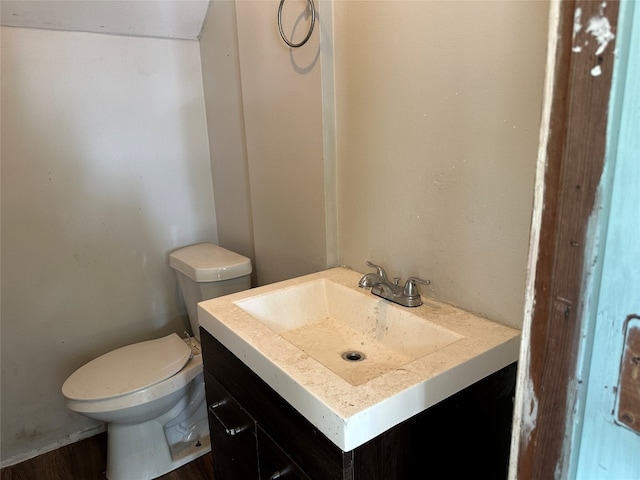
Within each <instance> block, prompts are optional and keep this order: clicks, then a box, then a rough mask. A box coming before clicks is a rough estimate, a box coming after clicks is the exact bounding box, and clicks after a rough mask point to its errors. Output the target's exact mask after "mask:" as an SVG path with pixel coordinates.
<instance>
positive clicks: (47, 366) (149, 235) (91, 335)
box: [1, 27, 217, 464]
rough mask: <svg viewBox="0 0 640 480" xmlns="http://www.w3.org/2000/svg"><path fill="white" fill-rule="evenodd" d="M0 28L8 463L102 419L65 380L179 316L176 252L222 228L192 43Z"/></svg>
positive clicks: (181, 319) (178, 324)
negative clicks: (71, 403)
mask: <svg viewBox="0 0 640 480" xmlns="http://www.w3.org/2000/svg"><path fill="white" fill-rule="evenodd" d="M1 34H2V105H1V107H2V132H1V133H2V202H1V206H2V244H1V245H2V259H1V261H2V312H1V315H2V316H1V321H2V448H1V452H2V461H3V463H5V464H6V463H13V462H14V461H15V460H16V459H18V460H19V459H21V458H24V457H25V456H31V455H32V454H33V453H35V452H37V451H38V450H40V449H43V448H45V449H48V448H52V447H55V446H57V445H60V444H64V443H68V442H69V441H70V440H73V439H75V438H77V437H78V436H82V435H85V434H88V433H91V431H92V429H94V428H101V427H100V426H99V424H96V423H93V422H92V421H90V420H87V419H85V418H84V417H82V416H80V415H77V414H74V413H72V412H70V411H69V410H67V409H66V408H65V406H64V403H63V399H62V395H61V393H60V387H61V385H62V383H63V382H64V380H65V379H66V377H67V376H68V375H69V374H71V373H72V372H73V371H74V370H75V369H76V368H78V367H79V366H81V365H82V364H84V363H86V362H87V361H88V360H90V359H91V358H93V357H95V356H97V355H100V354H102V353H105V352H107V351H109V350H111V349H113V348H115V347H118V346H122V345H125V344H129V343H132V342H134V341H139V340H143V339H148V338H152V337H156V336H160V335H164V334H167V333H170V332H173V331H176V332H181V331H183V330H184V329H185V327H186V325H187V324H186V322H185V316H184V310H183V307H182V306H181V304H180V301H179V299H178V297H177V290H176V288H177V287H176V282H175V279H174V276H173V274H172V271H171V270H170V269H169V267H168V265H167V255H168V253H169V252H170V251H171V250H172V249H175V248H177V247H180V246H183V245H186V244H190V243H194V242H198V241H216V240H217V236H216V222H215V213H214V202H213V194H212V188H211V169H210V164H209V158H208V157H209V152H208V142H207V132H206V122H205V112H204V101H203V89H202V76H201V68H200V57H199V45H198V43H197V42H193V41H175V40H158V39H142V38H134V37H118V36H107V35H100V34H91V33H70V32H54V31H45V30H31V29H20V28H7V27H3V28H2V33H1Z"/></svg>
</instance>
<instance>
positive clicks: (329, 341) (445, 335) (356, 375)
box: [234, 278, 462, 385]
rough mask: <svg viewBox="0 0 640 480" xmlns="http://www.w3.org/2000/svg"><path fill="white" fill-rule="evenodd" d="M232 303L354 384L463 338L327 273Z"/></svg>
mask: <svg viewBox="0 0 640 480" xmlns="http://www.w3.org/2000/svg"><path fill="white" fill-rule="evenodd" d="M234 303H235V304H236V305H237V306H238V307H240V308H241V309H242V310H244V311H245V312H247V313H248V314H249V315H251V316H252V317H253V318H255V319H257V320H258V321H260V322H261V323H263V324H264V325H266V326H268V327H269V328H270V329H272V330H273V331H274V332H276V333H278V334H280V335H281V336H282V337H283V338H285V339H286V340H288V341H289V342H291V343H292V344H294V345H295V346H296V347H298V348H299V349H301V350H302V351H304V352H305V353H307V354H309V355H310V356H312V357H313V358H315V359H316V360H317V361H318V362H320V363H322V364H323V365H324V366H325V367H327V368H329V369H330V370H332V371H333V372H335V373H336V374H337V375H339V376H340V377H342V378H343V379H345V380H346V381H347V382H349V383H351V384H352V385H360V384H362V383H364V382H367V381H369V380H371V379H372V378H374V377H377V376H378V375H380V374H382V373H384V372H387V371H389V370H392V369H395V368H398V367H401V366H402V365H405V364H407V363H409V362H411V361H413V360H415V359H417V358H420V357H423V356H425V355H428V354H430V353H432V352H435V351H436V350H438V349H440V348H442V347H445V346H447V345H449V344H451V343H453V342H455V341H457V340H460V339H461V338H462V335H459V334H457V333H455V332H452V331H450V330H447V329H445V328H442V327H439V326H438V325H436V324H434V323H432V322H429V321H428V320H425V319H424V318H421V317H419V316H417V315H415V314H413V313H411V309H408V308H404V309H403V308H400V307H397V306H395V305H392V304H390V303H388V302H384V301H381V300H380V299H379V298H376V297H373V296H372V295H370V294H367V292H365V291H362V292H360V291H354V290H353V289H350V288H348V287H346V286H343V285H340V284H339V283H336V282H333V281H331V280H328V279H326V278H322V279H318V280H313V281H309V282H305V283H302V284H300V285H294V286H291V287H288V288H284V289H281V290H278V291H276V292H272V293H266V294H264V295H258V296H255V297H251V298H248V299H246V300H240V301H236V302H234Z"/></svg>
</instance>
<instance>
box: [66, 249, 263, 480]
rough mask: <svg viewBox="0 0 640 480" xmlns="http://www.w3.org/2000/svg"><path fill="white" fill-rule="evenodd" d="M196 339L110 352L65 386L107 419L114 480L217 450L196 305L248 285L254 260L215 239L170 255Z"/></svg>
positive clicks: (75, 404)
mask: <svg viewBox="0 0 640 480" xmlns="http://www.w3.org/2000/svg"><path fill="white" fill-rule="evenodd" d="M169 265H171V267H172V268H174V269H175V270H176V273H177V276H178V283H179V285H180V289H181V290H182V294H183V297H184V301H185V303H186V305H187V311H188V314H189V319H190V322H191V328H192V330H193V334H194V335H195V338H194V337H189V338H180V337H179V336H178V335H177V334H175V333H173V334H171V335H168V336H166V337H163V338H159V339H155V340H149V341H146V342H141V343H135V344H133V345H128V346H126V347H122V348H119V349H117V350H114V351H112V352H109V353H106V354H104V355H102V356H100V357H98V358H96V359H95V360H92V361H90V362H89V363H87V364H86V365H84V366H82V367H80V368H79V369H78V370H76V371H75V372H74V373H73V374H72V375H71V376H70V377H69V378H68V379H67V381H66V382H64V385H62V394H63V395H64V398H65V404H66V405H67V407H68V408H69V409H71V410H73V411H75V412H78V413H81V414H82V415H86V416H87V417H91V418H95V419H97V420H101V421H103V422H106V423H107V427H108V443H107V478H108V479H109V480H143V479H151V478H156V477H159V476H161V475H164V474H165V473H167V472H170V471H171V470H174V469H176V468H178V467H180V466H182V465H184V464H186V463H188V462H190V461H191V460H193V459H195V458H197V457H199V456H200V455H203V454H205V453H207V452H209V451H210V450H211V444H210V441H209V427H208V423H207V410H206V402H205V394H204V378H203V373H202V354H201V351H200V342H199V339H200V333H199V328H198V317H197V303H198V302H200V301H202V300H207V299H209V298H214V297H219V296H222V295H227V294H229V293H234V292H238V291H241V290H246V289H248V288H250V286H251V280H250V274H251V261H250V260H249V259H248V258H246V257H243V256H242V255H238V254H237V253H233V252H230V251H229V250H225V249H224V248H221V247H218V246H217V245H213V244H210V243H201V244H197V245H191V246H189V247H185V248H181V249H179V250H176V251H175V252H173V253H172V254H171V255H170V256H169Z"/></svg>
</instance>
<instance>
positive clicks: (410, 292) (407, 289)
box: [402, 277, 431, 297]
mask: <svg viewBox="0 0 640 480" xmlns="http://www.w3.org/2000/svg"><path fill="white" fill-rule="evenodd" d="M416 282H418V283H421V284H422V285H429V284H430V283H431V280H422V279H421V278H418V277H409V278H407V281H406V283H405V284H404V290H403V291H402V294H403V295H404V296H405V297H415V296H417V295H419V293H418V289H417V287H416Z"/></svg>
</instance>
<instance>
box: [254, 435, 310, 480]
mask: <svg viewBox="0 0 640 480" xmlns="http://www.w3.org/2000/svg"><path fill="white" fill-rule="evenodd" d="M257 434H258V463H259V465H260V480H311V479H310V478H309V477H308V476H307V475H306V474H305V473H304V472H303V471H302V469H301V468H300V467H299V466H298V465H296V463H295V462H294V461H293V460H291V458H290V457H289V455H287V454H286V453H285V452H284V450H282V449H281V448H280V447H279V446H278V445H277V444H276V442H274V441H273V440H272V438H271V437H270V436H269V435H268V434H267V433H266V432H265V431H264V430H263V429H262V428H260V426H258V429H257Z"/></svg>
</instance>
